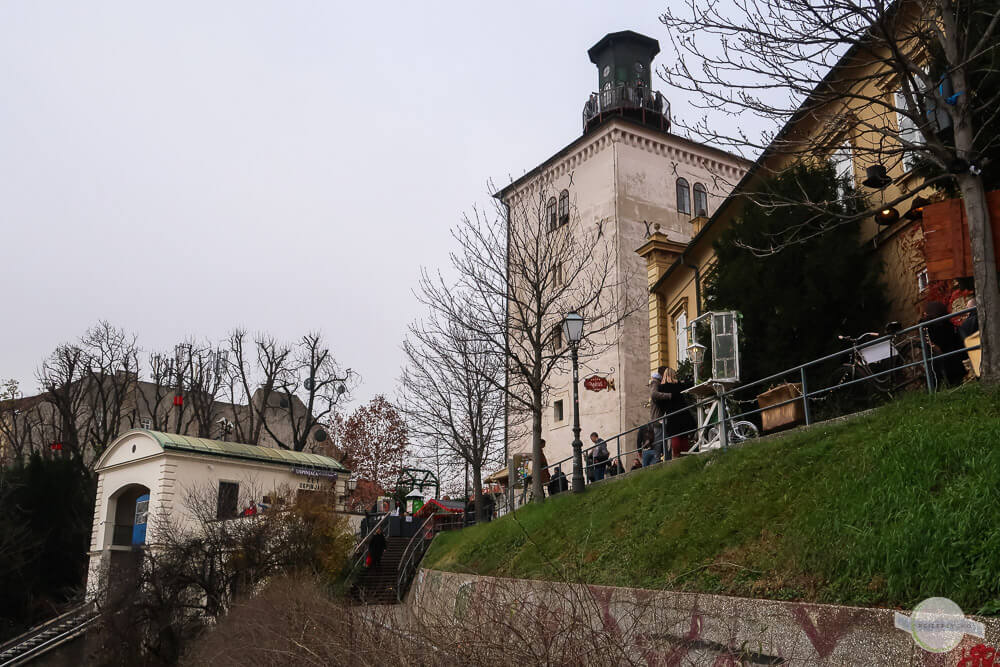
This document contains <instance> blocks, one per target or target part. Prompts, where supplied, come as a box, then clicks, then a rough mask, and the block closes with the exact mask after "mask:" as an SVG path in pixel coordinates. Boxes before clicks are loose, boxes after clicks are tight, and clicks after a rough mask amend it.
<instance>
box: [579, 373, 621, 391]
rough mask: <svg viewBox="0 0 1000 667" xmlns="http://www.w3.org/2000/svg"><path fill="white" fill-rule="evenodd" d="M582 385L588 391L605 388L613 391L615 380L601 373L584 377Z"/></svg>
mask: <svg viewBox="0 0 1000 667" xmlns="http://www.w3.org/2000/svg"><path fill="white" fill-rule="evenodd" d="M583 386H584V388H585V389H589V390H590V391H604V390H605V389H607V390H608V391H614V389H615V381H614V380H609V379H608V378H606V377H603V376H601V375H591V376H590V377H589V378H584V380H583Z"/></svg>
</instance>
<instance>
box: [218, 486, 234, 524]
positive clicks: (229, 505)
mask: <svg viewBox="0 0 1000 667" xmlns="http://www.w3.org/2000/svg"><path fill="white" fill-rule="evenodd" d="M239 498H240V485H239V484H238V483H237V482H219V504H218V511H217V512H216V515H215V516H216V518H217V519H231V518H233V517H234V516H236V508H237V506H238V503H239Z"/></svg>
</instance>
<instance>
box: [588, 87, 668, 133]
mask: <svg viewBox="0 0 1000 667" xmlns="http://www.w3.org/2000/svg"><path fill="white" fill-rule="evenodd" d="M613 117H625V118H630V119H632V120H635V121H638V122H640V123H642V124H643V125H648V126H651V127H655V128H658V129H660V130H662V131H663V132H669V131H670V101H669V100H667V98H665V97H664V96H663V95H662V94H660V92H659V91H655V90H651V89H650V88H648V87H647V86H642V85H636V84H628V83H621V84H618V85H617V86H607V87H605V88H604V90H602V91H601V92H599V93H591V94H590V98H589V99H588V100H587V103H586V104H584V105H583V133H584V134H586V133H587V132H589V131H591V130H592V129H594V128H596V127H597V126H598V125H600V124H601V123H603V122H604V121H605V120H607V119H608V118H613Z"/></svg>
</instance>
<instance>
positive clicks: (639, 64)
mask: <svg viewBox="0 0 1000 667" xmlns="http://www.w3.org/2000/svg"><path fill="white" fill-rule="evenodd" d="M635 71H636V73H638V74H642V63H640V62H637V63H636V64H635Z"/></svg>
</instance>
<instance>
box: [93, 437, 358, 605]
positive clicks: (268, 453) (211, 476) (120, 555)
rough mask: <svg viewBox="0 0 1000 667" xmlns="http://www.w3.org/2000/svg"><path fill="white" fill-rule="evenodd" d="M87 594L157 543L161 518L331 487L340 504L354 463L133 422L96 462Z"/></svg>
mask: <svg viewBox="0 0 1000 667" xmlns="http://www.w3.org/2000/svg"><path fill="white" fill-rule="evenodd" d="M96 472H97V475H98V477H97V494H96V501H95V505H94V527H93V532H92V536H91V543H90V565H89V573H88V578H87V594H88V597H94V596H96V595H97V594H98V593H99V592H100V591H101V590H102V588H103V587H104V586H105V585H106V584H107V583H108V577H109V575H110V576H111V577H113V576H115V574H114V573H116V572H120V571H127V570H128V569H129V568H130V567H132V566H133V564H134V563H135V560H136V554H137V553H140V552H141V550H142V549H144V548H147V547H149V548H155V545H156V542H157V537H158V536H157V530H158V528H159V526H160V525H162V524H161V522H162V521H171V522H175V525H178V526H180V527H181V528H184V527H194V526H197V523H198V521H200V520H203V519H204V516H203V514H204V512H205V511H206V508H205V507H200V508H198V511H199V513H200V514H201V515H202V516H196V515H195V510H194V505H193V503H201V504H205V503H209V504H211V503H214V504H215V507H214V508H208V511H211V510H212V509H214V513H215V518H216V519H217V520H220V521H226V520H233V519H236V518H237V517H241V516H243V517H246V516H251V515H253V514H256V513H258V512H265V511H270V510H271V508H272V507H274V505H275V504H276V503H277V502H278V499H280V498H288V497H295V496H297V495H301V494H308V493H311V492H316V491H332V492H333V494H334V497H335V498H336V499H337V509H338V510H341V511H343V509H344V502H345V500H346V497H347V495H348V485H347V481H348V479H349V478H350V474H351V473H350V471H349V470H347V469H346V468H344V466H342V465H341V464H340V463H339V462H338V461H337V460H335V459H332V458H330V457H328V456H320V455H318V454H309V453H305V452H295V451H289V450H286V449H276V448H271V447H257V446H254V445H244V444H240V443H235V442H224V441H221V440H209V439H205V438H196V437H192V436H185V435H178V434H174V433H162V432H159V431H150V430H145V429H133V430H131V431H128V432H126V433H123V434H122V435H121V436H119V437H118V438H117V439H116V440H115V441H114V442H112V443H111V445H109V446H108V448H107V449H106V450H105V452H104V453H103V454H102V455H101V457H100V459H99V460H98V462H97V465H96Z"/></svg>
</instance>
